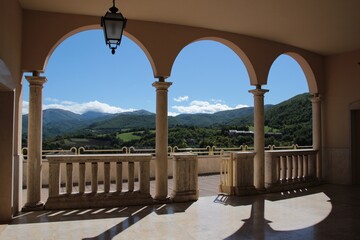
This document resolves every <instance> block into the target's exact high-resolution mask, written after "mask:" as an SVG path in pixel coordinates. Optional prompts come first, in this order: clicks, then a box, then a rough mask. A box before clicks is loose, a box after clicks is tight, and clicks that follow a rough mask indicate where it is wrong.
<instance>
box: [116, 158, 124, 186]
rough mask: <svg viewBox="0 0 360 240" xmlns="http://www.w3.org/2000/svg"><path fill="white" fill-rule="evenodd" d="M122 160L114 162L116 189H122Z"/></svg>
mask: <svg viewBox="0 0 360 240" xmlns="http://www.w3.org/2000/svg"><path fill="white" fill-rule="evenodd" d="M122 182H123V179H122V162H116V191H117V192H121V191H122Z"/></svg>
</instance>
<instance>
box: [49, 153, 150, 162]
mask: <svg viewBox="0 0 360 240" xmlns="http://www.w3.org/2000/svg"><path fill="white" fill-rule="evenodd" d="M151 157H152V155H151V154H146V153H132V154H80V155H50V156H47V159H48V161H49V163H52V162H61V163H78V162H142V161H148V160H149V159H150V158H151Z"/></svg>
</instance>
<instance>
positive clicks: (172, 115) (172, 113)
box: [168, 112, 180, 117]
mask: <svg viewBox="0 0 360 240" xmlns="http://www.w3.org/2000/svg"><path fill="white" fill-rule="evenodd" d="M179 114H180V113H176V112H168V116H170V117H175V116H177V115H179Z"/></svg>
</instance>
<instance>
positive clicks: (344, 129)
mask: <svg viewBox="0 0 360 240" xmlns="http://www.w3.org/2000/svg"><path fill="white" fill-rule="evenodd" d="M359 62H360V50H359V51H354V52H350V53H344V54H341V55H333V56H329V57H326V60H325V74H326V86H325V95H324V96H323V105H322V107H323V116H322V118H323V149H324V151H323V164H324V166H323V168H324V169H323V170H324V177H325V179H326V180H327V181H329V182H331V183H337V184H351V121H350V120H351V119H350V106H351V105H352V103H354V102H357V101H359V100H360V91H359V89H360V65H359Z"/></svg>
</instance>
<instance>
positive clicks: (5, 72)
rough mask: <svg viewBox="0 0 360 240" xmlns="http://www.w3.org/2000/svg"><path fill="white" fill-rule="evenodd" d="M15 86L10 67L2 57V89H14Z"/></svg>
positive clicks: (0, 86)
mask: <svg viewBox="0 0 360 240" xmlns="http://www.w3.org/2000/svg"><path fill="white" fill-rule="evenodd" d="M15 86H16V85H15V83H14V81H13V79H12V77H11V73H10V70H9V68H8V67H7V66H6V64H5V62H4V61H2V60H1V59H0V90H1V89H2V88H5V89H7V90H14V89H15Z"/></svg>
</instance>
